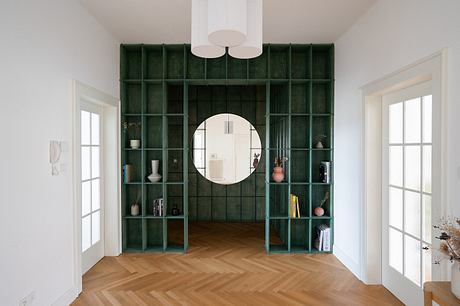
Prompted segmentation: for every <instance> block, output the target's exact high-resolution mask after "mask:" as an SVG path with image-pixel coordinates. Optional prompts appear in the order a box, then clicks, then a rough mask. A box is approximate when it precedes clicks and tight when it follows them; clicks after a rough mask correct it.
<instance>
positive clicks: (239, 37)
mask: <svg viewBox="0 0 460 306" xmlns="http://www.w3.org/2000/svg"><path fill="white" fill-rule="evenodd" d="M262 6H263V3H262V0H192V25H191V32H192V33H191V37H192V53H193V54H194V55H196V56H199V57H203V58H216V57H220V56H222V55H224V54H225V47H229V54H230V55H231V56H233V57H235V58H241V59H248V58H254V57H257V56H259V55H260V54H262V18H263V14H262V13H263V12H262Z"/></svg>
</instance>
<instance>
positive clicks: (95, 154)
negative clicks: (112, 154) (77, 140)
mask: <svg viewBox="0 0 460 306" xmlns="http://www.w3.org/2000/svg"><path fill="white" fill-rule="evenodd" d="M99 161H100V158H99V147H91V167H92V168H91V178H96V177H99V171H100V169H99Z"/></svg>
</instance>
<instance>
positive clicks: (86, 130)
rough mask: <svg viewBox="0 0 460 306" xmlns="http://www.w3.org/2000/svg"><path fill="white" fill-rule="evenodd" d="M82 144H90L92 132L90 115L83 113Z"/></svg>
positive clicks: (81, 113)
mask: <svg viewBox="0 0 460 306" xmlns="http://www.w3.org/2000/svg"><path fill="white" fill-rule="evenodd" d="M80 115H81V119H80V120H81V136H80V137H81V144H82V145H89V144H90V132H91V125H90V119H89V118H90V113H88V112H85V111H81V112H80Z"/></svg>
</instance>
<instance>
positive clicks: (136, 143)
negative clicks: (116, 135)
mask: <svg viewBox="0 0 460 306" xmlns="http://www.w3.org/2000/svg"><path fill="white" fill-rule="evenodd" d="M129 145H130V146H131V149H139V148H140V147H141V141H140V140H139V139H133V140H130V141H129Z"/></svg>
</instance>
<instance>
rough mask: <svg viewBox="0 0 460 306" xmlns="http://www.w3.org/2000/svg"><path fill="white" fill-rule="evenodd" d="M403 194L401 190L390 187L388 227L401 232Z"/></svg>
mask: <svg viewBox="0 0 460 306" xmlns="http://www.w3.org/2000/svg"><path fill="white" fill-rule="evenodd" d="M402 199H403V192H402V190H401V189H398V188H394V187H390V198H389V202H390V225H392V226H394V227H396V228H398V229H400V230H402V219H403V201H402Z"/></svg>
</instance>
